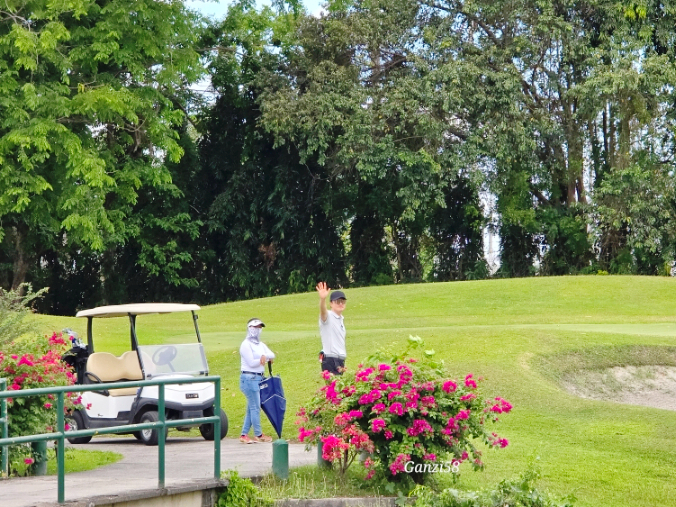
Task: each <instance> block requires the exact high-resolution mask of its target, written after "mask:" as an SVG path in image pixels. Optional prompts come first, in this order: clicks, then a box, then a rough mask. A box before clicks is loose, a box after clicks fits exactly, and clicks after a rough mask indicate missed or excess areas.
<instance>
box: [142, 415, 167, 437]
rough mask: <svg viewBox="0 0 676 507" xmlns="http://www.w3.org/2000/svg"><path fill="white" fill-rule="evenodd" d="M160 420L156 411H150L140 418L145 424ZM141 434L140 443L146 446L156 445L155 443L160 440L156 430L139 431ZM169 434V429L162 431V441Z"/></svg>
mask: <svg viewBox="0 0 676 507" xmlns="http://www.w3.org/2000/svg"><path fill="white" fill-rule="evenodd" d="M159 420H160V416H159V415H158V414H157V411H156V410H150V411H148V412H146V413H145V414H143V415H142V416H141V422H142V423H146V422H157V421H159ZM139 433H140V434H141V438H140V439H139V440H141V442H143V443H144V444H146V445H157V443H158V442H159V440H160V433H159V431H158V430H150V429H149V430H141V431H139ZM168 434H169V429H168V428H167V429H165V430H164V439H165V440H166V439H167V435H168Z"/></svg>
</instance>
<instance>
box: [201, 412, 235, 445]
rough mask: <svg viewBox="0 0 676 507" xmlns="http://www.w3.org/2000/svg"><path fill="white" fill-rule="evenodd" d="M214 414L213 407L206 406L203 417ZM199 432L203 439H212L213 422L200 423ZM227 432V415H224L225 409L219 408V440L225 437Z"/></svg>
mask: <svg viewBox="0 0 676 507" xmlns="http://www.w3.org/2000/svg"><path fill="white" fill-rule="evenodd" d="M212 415H214V408H213V407H211V408H208V409H206V410H205V411H204V416H205V417H211V416H212ZM200 433H201V434H202V437H204V440H213V439H214V425H213V424H202V425H200ZM227 434H228V416H227V415H225V411H224V410H223V409H221V440H223V439H224V438H225V436H226V435H227Z"/></svg>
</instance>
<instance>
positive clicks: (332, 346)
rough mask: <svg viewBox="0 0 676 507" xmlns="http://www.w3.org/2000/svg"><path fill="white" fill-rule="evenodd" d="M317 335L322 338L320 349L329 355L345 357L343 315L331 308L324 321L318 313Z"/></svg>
mask: <svg viewBox="0 0 676 507" xmlns="http://www.w3.org/2000/svg"><path fill="white" fill-rule="evenodd" d="M319 335H320V336H321V338H322V350H323V351H324V354H325V355H326V356H329V357H338V358H340V359H345V357H346V356H347V353H346V351H345V324H344V323H343V316H342V315H337V314H335V313H334V312H333V310H329V312H328V315H327V317H326V322H323V321H322V316H321V314H320V315H319Z"/></svg>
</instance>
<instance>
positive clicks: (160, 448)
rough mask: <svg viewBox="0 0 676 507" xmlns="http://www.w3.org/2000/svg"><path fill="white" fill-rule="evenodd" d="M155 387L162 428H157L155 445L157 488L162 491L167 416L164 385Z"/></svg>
mask: <svg viewBox="0 0 676 507" xmlns="http://www.w3.org/2000/svg"><path fill="white" fill-rule="evenodd" d="M157 387H158V388H159V390H160V391H159V396H158V399H157V411H158V412H159V415H160V421H161V422H162V427H161V428H158V437H159V439H158V441H157V445H158V449H157V451H158V454H159V456H158V459H159V465H160V469H159V474H160V477H159V482H158V485H157V487H158V488H160V489H162V488H164V444H165V436H166V433H165V428H166V423H167V415H166V413H165V410H164V384H160V385H159V386H157Z"/></svg>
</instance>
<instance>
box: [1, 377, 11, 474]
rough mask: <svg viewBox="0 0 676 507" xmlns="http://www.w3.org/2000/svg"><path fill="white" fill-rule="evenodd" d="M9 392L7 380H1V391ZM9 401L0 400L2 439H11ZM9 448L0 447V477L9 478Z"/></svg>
mask: <svg viewBox="0 0 676 507" xmlns="http://www.w3.org/2000/svg"><path fill="white" fill-rule="evenodd" d="M6 390H7V379H5V378H0V391H6ZM7 419H8V418H7V400H6V399H5V398H2V399H1V400H0V424H2V438H9V421H8V420H7ZM8 454H9V447H7V446H6V445H3V446H0V476H1V475H6V476H9V470H8V468H7V467H8V465H9V456H8Z"/></svg>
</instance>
